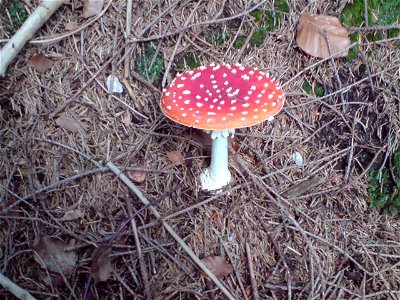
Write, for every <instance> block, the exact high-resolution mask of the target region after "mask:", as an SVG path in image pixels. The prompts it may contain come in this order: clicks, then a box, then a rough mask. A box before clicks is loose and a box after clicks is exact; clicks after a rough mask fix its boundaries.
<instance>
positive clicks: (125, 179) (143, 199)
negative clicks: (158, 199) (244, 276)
mask: <svg viewBox="0 0 400 300" xmlns="http://www.w3.org/2000/svg"><path fill="white" fill-rule="evenodd" d="M106 166H107V167H108V168H109V169H110V170H111V171H113V172H114V174H115V175H117V176H118V178H119V179H121V180H122V181H123V182H124V183H125V184H126V185H127V186H128V188H129V189H130V190H131V191H132V192H133V193H134V194H135V195H136V196H137V197H138V198H139V200H140V201H141V202H142V203H143V204H144V205H148V204H149V203H150V202H149V200H147V199H146V197H145V196H144V195H143V194H142V192H141V191H140V190H139V189H138V188H137V187H136V186H135V185H134V184H133V182H132V181H131V180H130V179H129V178H128V177H126V176H125V174H123V173H122V172H121V170H120V169H118V167H117V166H116V165H114V164H113V163H112V162H111V161H109V162H107V164H106ZM149 210H150V212H151V213H152V214H153V215H154V216H155V217H156V218H157V219H160V218H161V215H160V213H159V212H158V211H157V209H156V208H155V207H154V206H150V207H149ZM161 224H162V225H163V227H164V228H165V230H167V231H168V233H169V234H170V235H171V236H172V237H173V238H174V239H175V240H176V241H177V242H178V244H179V245H180V246H181V247H182V249H183V250H184V251H185V252H186V253H187V254H188V255H189V256H190V257H191V258H192V259H193V261H194V262H195V263H196V264H197V266H198V267H199V268H200V269H201V270H202V271H203V272H204V273H206V274H207V276H208V277H209V278H210V279H211V280H212V281H213V282H214V283H215V285H216V286H218V288H219V289H220V290H221V291H222V292H223V293H224V295H225V296H226V297H228V299H235V297H234V296H233V295H232V294H231V292H229V291H228V290H227V289H226V287H225V286H224V285H223V284H222V283H221V281H219V279H218V278H217V277H215V275H214V274H213V273H212V272H211V271H210V270H208V269H207V267H206V266H205V265H204V264H203V263H202V262H201V260H200V258H199V257H198V256H197V255H196V254H195V253H194V252H193V251H192V249H190V247H189V246H188V245H187V244H186V243H185V241H184V240H183V239H182V238H181V237H180V236H179V235H178V234H177V233H176V232H175V230H174V229H173V228H172V227H171V226H170V225H169V224H168V223H167V222H166V221H163V220H161Z"/></svg>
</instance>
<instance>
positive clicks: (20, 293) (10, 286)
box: [0, 273, 36, 300]
mask: <svg viewBox="0 0 400 300" xmlns="http://www.w3.org/2000/svg"><path fill="white" fill-rule="evenodd" d="M0 284H1V286H2V287H3V288H5V289H6V290H7V291H10V292H11V293H12V294H13V295H14V296H15V297H17V298H18V299H21V300H36V298H35V297H33V296H32V295H31V294H30V293H29V292H28V291H27V290H24V289H23V288H21V287H20V286H18V285H16V284H15V283H14V282H12V281H11V280H10V279H8V277H6V276H4V275H3V274H2V273H0Z"/></svg>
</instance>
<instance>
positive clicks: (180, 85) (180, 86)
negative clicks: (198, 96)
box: [176, 83, 185, 89]
mask: <svg viewBox="0 0 400 300" xmlns="http://www.w3.org/2000/svg"><path fill="white" fill-rule="evenodd" d="M184 86H185V85H184V84H183V83H180V84H178V85H177V86H176V87H177V88H178V89H180V88H183V87H184Z"/></svg>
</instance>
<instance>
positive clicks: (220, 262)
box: [201, 256, 233, 278]
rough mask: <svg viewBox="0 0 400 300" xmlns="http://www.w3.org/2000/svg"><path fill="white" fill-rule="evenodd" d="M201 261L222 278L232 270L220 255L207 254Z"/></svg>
mask: <svg viewBox="0 0 400 300" xmlns="http://www.w3.org/2000/svg"><path fill="white" fill-rule="evenodd" d="M201 261H202V262H203V264H204V265H205V266H206V267H207V269H209V270H210V271H211V272H212V273H213V274H214V275H215V276H216V277H218V278H223V277H225V276H226V275H229V274H231V273H232V272H233V268H232V266H231V265H230V264H229V263H228V262H227V261H226V260H225V258H223V257H222V256H207V257H204V258H203V259H202V260H201Z"/></svg>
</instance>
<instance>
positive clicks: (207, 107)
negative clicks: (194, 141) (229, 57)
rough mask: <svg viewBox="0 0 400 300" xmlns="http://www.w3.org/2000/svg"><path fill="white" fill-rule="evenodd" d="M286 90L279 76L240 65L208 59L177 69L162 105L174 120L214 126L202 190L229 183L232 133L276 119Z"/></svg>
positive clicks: (198, 126) (212, 127) (203, 175)
mask: <svg viewBox="0 0 400 300" xmlns="http://www.w3.org/2000/svg"><path fill="white" fill-rule="evenodd" d="M284 99H285V97H284V94H283V91H282V89H281V87H280V86H279V85H278V84H277V82H276V81H275V78H271V77H269V75H268V73H267V74H266V73H264V72H262V71H259V70H257V69H251V68H247V67H243V66H242V65H239V64H236V65H229V64H210V65H209V66H202V67H199V68H196V69H194V70H191V71H187V72H185V73H183V74H179V75H178V76H177V77H176V78H175V79H174V80H173V81H172V82H171V83H170V84H169V85H168V87H167V88H166V89H164V90H163V95H162V97H161V109H162V111H163V112H164V114H165V115H166V116H167V117H168V118H170V119H171V120H173V121H175V122H177V123H179V124H182V125H186V126H189V127H194V128H199V129H204V130H213V132H212V138H213V145H212V153H211V165H210V167H209V168H207V169H206V170H205V171H204V172H203V173H202V175H201V176H200V180H201V186H202V189H204V190H217V189H220V188H222V187H223V186H225V185H226V184H227V183H229V181H230V178H231V175H230V172H229V170H228V144H227V137H228V135H229V133H232V134H233V133H234V129H236V128H243V127H248V126H252V125H255V124H258V123H261V122H263V121H265V120H272V119H273V117H274V116H275V115H276V114H277V113H278V112H279V111H280V110H281V109H282V107H283V104H284Z"/></svg>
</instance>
